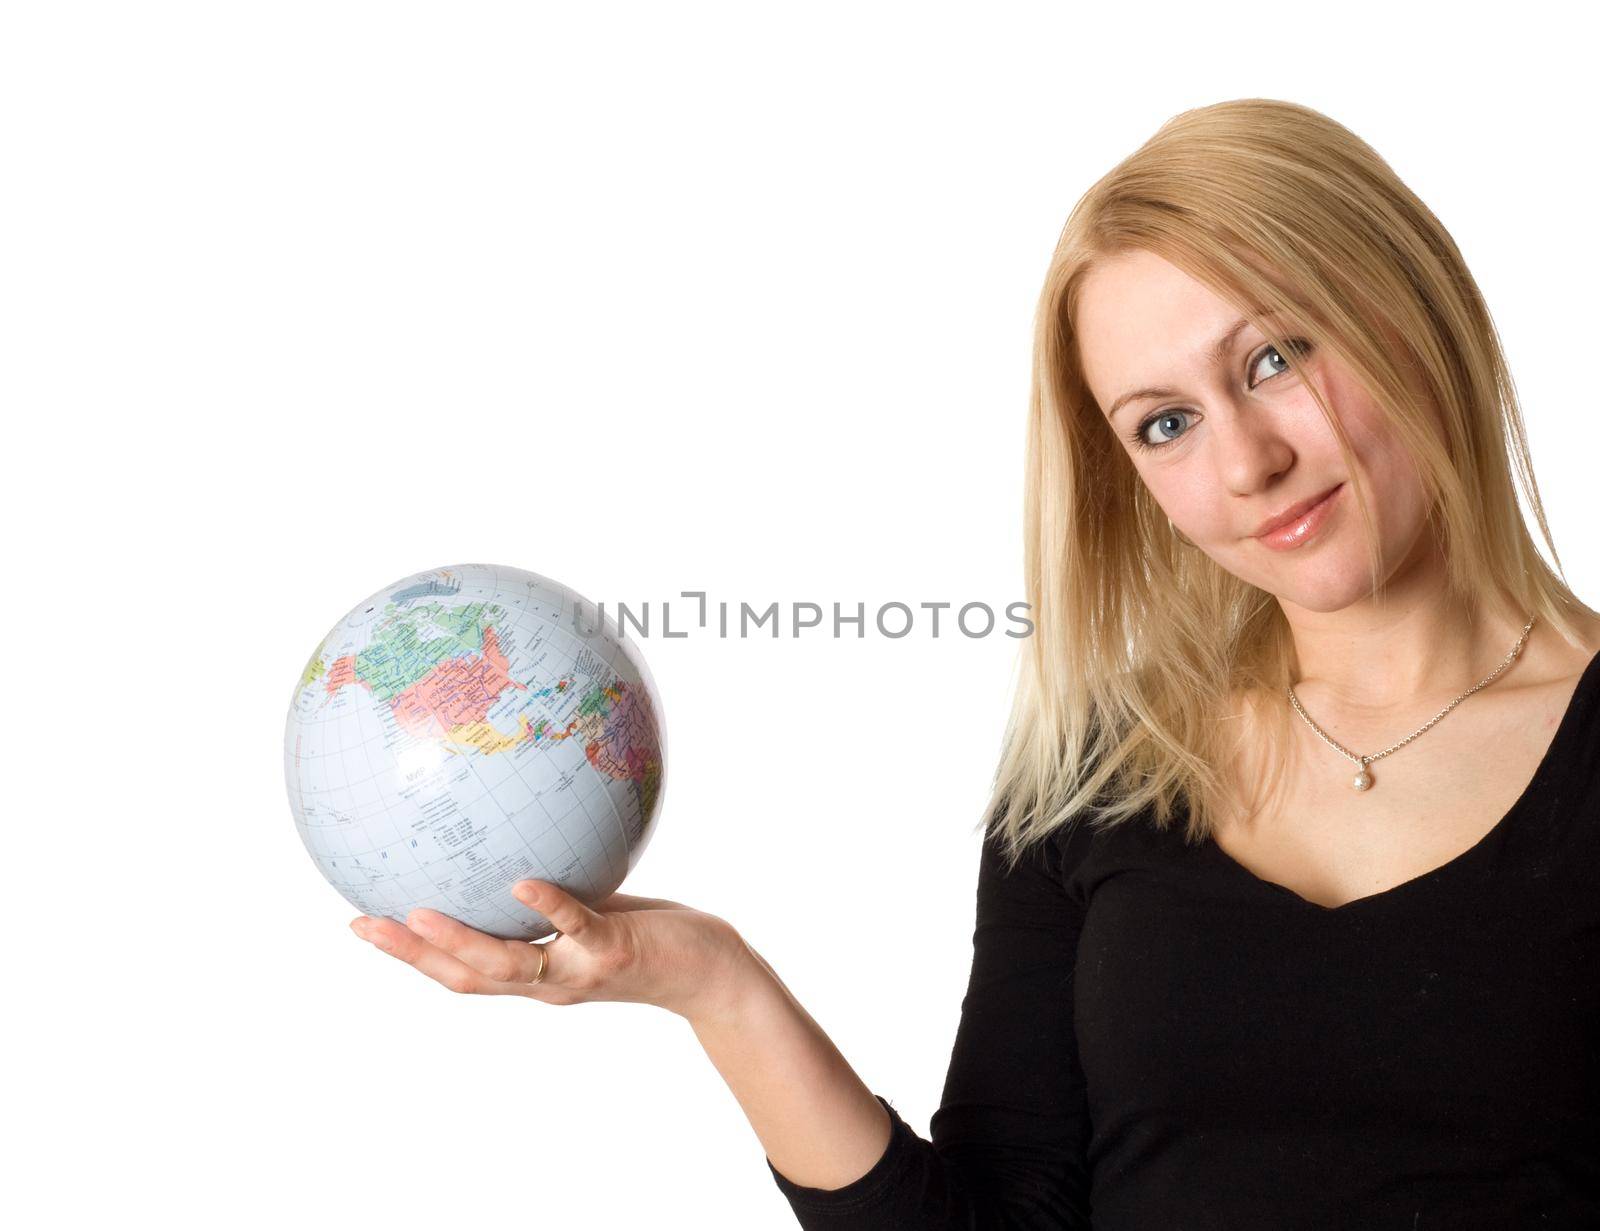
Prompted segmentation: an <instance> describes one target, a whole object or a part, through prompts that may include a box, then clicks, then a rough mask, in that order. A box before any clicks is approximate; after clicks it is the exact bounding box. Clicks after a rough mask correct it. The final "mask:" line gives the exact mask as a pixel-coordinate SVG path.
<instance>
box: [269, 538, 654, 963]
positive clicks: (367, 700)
mask: <svg viewBox="0 0 1600 1231" xmlns="http://www.w3.org/2000/svg"><path fill="white" fill-rule="evenodd" d="M660 714H661V706H660V700H659V697H658V696H657V693H656V689H655V684H654V681H653V680H652V678H651V676H650V673H649V670H648V668H647V667H646V665H645V662H644V658H643V656H642V655H641V654H640V652H639V650H638V648H637V646H636V645H635V644H634V643H633V642H631V641H630V640H629V639H628V638H627V637H626V636H625V635H624V634H623V633H622V631H621V630H619V629H616V628H615V626H614V625H607V624H605V623H604V622H603V621H602V620H601V619H600V617H599V616H598V615H597V613H596V608H595V607H594V606H593V605H592V604H589V603H587V602H585V600H584V599H583V598H582V597H581V596H580V595H578V594H577V593H576V592H575V591H573V590H571V589H569V588H568V587H566V586H564V585H562V584H560V583H559V582H556V581H552V580H551V579H549V578H547V577H541V576H540V575H538V574H537V573H530V572H528V571H526V570H523V569H517V568H509V567H505V566H497V565H490V564H461V565H454V566H451V567H448V568H438V569H431V570H428V571H426V572H421V573H416V574H413V575H411V576H409V577H406V578H403V579H401V580H400V581H397V582H395V583H394V584H392V585H389V586H385V587H384V588H383V589H381V590H379V591H378V592H377V593H375V594H373V595H371V596H369V597H368V598H367V599H365V600H363V601H362V602H361V603H358V604H357V605H356V606H355V607H354V608H352V609H351V611H350V612H349V613H348V614H347V615H346V616H345V617H344V618H343V619H342V620H340V621H339V622H338V623H337V624H336V625H335V626H334V627H333V629H332V631H331V632H329V633H328V635H327V636H326V637H324V638H323V640H322V643H321V644H320V645H319V646H318V647H317V649H316V652H315V653H313V654H312V655H311V658H310V660H309V661H308V662H307V663H306V666H305V670H304V671H303V672H302V674H301V676H300V679H299V680H298V682H297V683H296V686H295V689H294V695H293V698H292V700H291V702H290V706H289V716H288V722H287V725H286V728H285V732H284V773H285V778H286V780H287V784H288V791H289V804H290V808H291V810H292V811H293V813H294V817H295V822H296V825H297V827H298V829H299V832H300V838H301V840H302V841H303V842H304V844H305V847H306V850H307V851H308V852H310V854H311V858H312V859H313V861H315V863H316V865H317V867H318V868H319V869H320V870H321V872H322V874H323V876H324V877H326V878H327V879H328V881H329V883H331V884H332V885H333V886H334V887H335V888H336V889H338V890H339V892H340V893H341V894H343V895H344V897H345V899H346V900H347V901H349V902H350V904H351V905H353V906H355V907H356V908H357V909H359V910H360V911H361V912H362V913H364V914H368V915H374V916H379V915H383V916H388V917H389V918H391V919H396V920H399V921H402V922H403V921H404V920H405V917H406V916H407V914H408V913H409V912H410V911H411V910H412V909H413V908H415V907H418V906H426V907H429V908H431V909H433V910H437V911H440V912H441V913H443V914H446V915H449V916H451V917H452V918H455V919H459V920H460V921H461V922H463V923H465V924H467V925H468V926H469V927H473V928H476V929H478V930H479V931H483V932H487V933H488V934H490V935H493V936H499V937H503V938H506V939H521V940H536V939H539V938H540V937H543V936H548V935H550V934H551V933H552V932H553V931H554V928H553V927H552V926H551V924H550V923H549V921H548V920H547V919H545V918H544V917H543V916H541V915H539V914H537V913H536V912H534V911H531V910H529V909H528V908H527V907H525V906H523V905H522V904H521V903H520V902H518V901H517V899H516V898H515V897H513V896H512V895H511V892H510V887H511V886H512V885H513V884H515V883H516V882H517V881H519V880H523V879H527V878H532V879H537V880H546V881H550V882H552V883H554V884H558V885H560V886H562V887H563V888H564V889H566V890H567V892H569V893H571V894H573V895H574V896H576V897H578V898H580V899H581V900H583V901H585V902H589V903H593V902H595V901H597V900H599V899H600V898H603V897H605V896H606V895H607V894H609V893H611V892H613V891H614V890H615V889H616V888H617V887H618V886H619V885H620V884H621V883H622V881H623V880H624V879H625V878H626V876H627V875H628V873H629V872H630V871H631V870H632V868H633V867H634V866H635V865H636V864H637V862H638V860H639V857H640V855H641V854H642V853H643V851H644V849H645V847H646V845H647V844H648V842H649V839H650V837H651V835H652V834H653V832H654V828H655V820H656V817H657V815H658V813H659V811H660V808H661V801H662V797H663V795H662V793H663V788H664V782H665V777H664V771H665V733H664V729H663V727H662V724H661V718H660Z"/></svg>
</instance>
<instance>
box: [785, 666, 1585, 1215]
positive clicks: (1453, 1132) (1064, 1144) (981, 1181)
mask: <svg viewBox="0 0 1600 1231" xmlns="http://www.w3.org/2000/svg"><path fill="white" fill-rule="evenodd" d="M1179 821H1180V824H1181V818H1179ZM877 1097H878V1099H879V1102H881V1103H882V1104H883V1106H884V1107H885V1108H886V1109H887V1110H888V1112H889V1115H890V1118H891V1121H892V1123H893V1135H892V1136H891V1138H890V1141H889V1144H888V1147H887V1148H886V1149H885V1151H884V1153H883V1155H882V1157H881V1158H880V1159H879V1160H878V1162H877V1163H876V1164H875V1165H874V1166H873V1167H872V1169H871V1170H870V1171H868V1172H867V1173H866V1174H865V1175H863V1176H862V1177H861V1178H859V1179H858V1180H856V1181H854V1182H853V1183H851V1184H849V1185H847V1186H846V1187H844V1188H839V1189H815V1188H805V1187H801V1186H799V1185H796V1184H794V1183H792V1182H791V1181H789V1180H788V1178H787V1177H785V1176H783V1175H782V1174H781V1173H780V1172H778V1171H777V1170H776V1168H773V1167H772V1165H771V1161H770V1160H768V1168H769V1170H770V1171H771V1172H772V1176H773V1179H774V1180H775V1181H776V1183H777V1185H778V1187H779V1189H780V1190H781V1191H782V1193H783V1194H784V1196H785V1197H786V1198H787V1199H788V1201H789V1204H790V1206H791V1208H792V1209H793V1211H794V1214H795V1217H796V1218H797V1220H798V1221H799V1224H800V1226H801V1227H802V1228H804V1231H955V1229H957V1228H960V1229H963V1231H987V1229H989V1228H1089V1227H1091V1226H1092V1228H1093V1229H1094V1231H1209V1229H1211V1228H1219V1229H1220V1228H1226V1229H1227V1231H1256V1229H1260V1231H1323V1229H1331V1228H1338V1229H1339V1231H1346V1229H1352V1231H1353V1229H1359V1231H1391V1229H1392V1231H1433V1229H1444V1231H1478V1229H1484V1231H1487V1229H1489V1228H1493V1229H1494V1231H1520V1229H1521V1228H1541V1229H1561V1231H1565V1229H1567V1228H1578V1227H1583V1228H1600V656H1596V658H1595V659H1594V660H1592V661H1591V662H1590V664H1589V667H1588V669H1587V670H1586V671H1585V672H1584V674H1583V677H1582V679H1581V680H1580V682H1579V684H1578V686H1577V690H1576V691H1575V692H1574V694H1573V697H1572V700H1571V702H1570V704H1569V706H1568V708H1567V710H1566V712H1565V714H1564V715H1563V717H1562V720H1561V722H1560V724H1559V725H1558V727H1557V729H1556V733H1555V735H1554V737H1553V739H1552V742H1551V744H1550V746H1549V749H1548V751H1547V752H1546V753H1545V755H1544V758H1543V760H1542V761H1541V762H1540V764H1539V767H1538V769H1537V771H1536V772H1535V774H1534V777H1533V779H1532V781H1531V782H1530V783H1529V785H1528V787H1527V789H1526V790H1525V791H1524V792H1523V794H1522V795H1521V796H1520V797H1519V798H1518V800H1517V801H1516V803H1515V804H1514V805H1513V806H1512V808H1511V809H1510V810H1509V811H1508V812H1507V813H1506V814H1505V815H1504V816H1503V817H1502V818H1501V820H1500V821H1499V822H1498V823H1497V824H1496V825H1495V827H1494V828H1493V829H1492V830H1491V831H1490V832H1489V833H1488V834H1487V835H1486V836H1485V837H1484V838H1483V839H1482V840H1480V841H1479V842H1478V843H1476V844H1475V845H1474V846H1473V847H1472V848H1471V849H1469V850H1467V851H1465V852H1464V853H1462V854H1461V855H1459V856H1457V857H1456V858H1454V859H1452V860H1450V861H1449V862H1448V863H1446V864H1444V865H1443V866H1441V867H1439V868H1436V869H1434V870H1433V871H1431V872H1428V873H1426V874H1424V875H1422V876H1419V877H1416V878H1415V879H1413V880H1409V881H1406V882H1405V883H1403V884H1401V885H1397V886H1395V887H1393V888H1391V889H1388V890H1385V891H1383V892H1381V893H1376V894H1372V895H1370V896H1368V897H1364V898H1359V899H1357V900H1355V901H1353V902H1348V903H1346V904H1344V905H1342V906H1339V907H1336V908H1328V907H1324V906H1320V905H1317V904H1315V903H1312V902H1310V901H1308V900H1306V899H1305V898H1302V897H1301V896H1300V895H1298V894H1296V893H1295V892H1294V891H1293V890H1290V889H1288V888H1287V887H1285V886H1282V885H1277V884H1274V883H1272V882H1270V881H1266V880H1264V879H1261V878H1259V877H1257V876H1256V875H1255V874H1253V873H1251V872H1249V871H1248V870H1246V869H1245V868H1244V867H1243V865H1241V864H1239V863H1237V862H1236V861H1234V860H1233V859H1232V858H1231V857H1230V856H1228V855H1227V854H1226V853H1225V852H1223V851H1222V850H1221V848H1220V847H1218V846H1217V845H1216V844H1215V843H1214V842H1210V841H1207V842H1205V843H1203V844H1201V845H1198V846H1190V845H1188V844H1186V843H1185V842H1184V840H1183V836H1182V833H1181V831H1180V827H1179V825H1174V826H1173V827H1172V828H1170V829H1168V830H1166V831H1160V830H1157V829H1156V828H1155V827H1154V826H1153V825H1149V824H1141V823H1139V822H1138V821H1137V820H1135V821H1132V822H1129V823H1127V824H1123V825H1118V826H1115V827H1113V828H1110V829H1107V830H1105V831H1095V830H1092V829H1090V828H1089V827H1088V826H1086V825H1079V824H1074V825H1073V826H1071V827H1069V828H1068V829H1066V830H1065V831H1059V832H1058V833H1056V834H1054V835H1052V836H1051V839H1050V840H1047V841H1045V842H1043V843H1040V844H1038V845H1036V846H1034V847H1032V848H1030V851H1029V857H1028V858H1026V859H1025V860H1024V862H1023V863H1021V864H1019V865H1018V866H1017V867H1016V868H1015V869H1014V870H1013V871H1011V872H1010V873H1009V874H1008V873H1007V872H1006V870H1005V865H1004V863H1003V861H1002V859H1001V856H1000V851H999V846H998V843H997V840H996V839H995V837H994V835H993V834H992V833H991V834H990V835H988V836H986V837H985V839H984V842H983V846H982V854H981V859H980V863H979V872H978V891H977V926H976V930H975V932H974V934H973V965H972V973H971V977H970V981H969V984H968V989H967V994H966V997H965V999H964V1000H963V1002H962V1007H961V1021H960V1025H959V1028H958V1030H957V1033H956V1040H955V1046H954V1049H953V1051H952V1055H951V1060H950V1067H949V1071H948V1074H947V1076H946V1079H945V1086H944V1094H943V1098H942V1100H941V1103H940V1106H939V1108H938V1110H937V1111H935V1112H934V1114H933V1117H932V1120H931V1122H930V1129H929V1131H930V1135H931V1138H932V1140H931V1141H929V1140H925V1139H924V1138H922V1137H920V1136H918V1135H917V1134H916V1133H915V1132H914V1131H913V1130H912V1129H911V1128H910V1127H908V1126H907V1125H906V1123H905V1122H904V1121H903V1120H902V1119H901V1118H900V1116H899V1114H898V1113H897V1112H896V1111H895V1109H894V1108H893V1106H892V1105H891V1104H890V1103H889V1102H888V1101H887V1100H886V1099H884V1098H883V1097H882V1095H878V1096H877Z"/></svg>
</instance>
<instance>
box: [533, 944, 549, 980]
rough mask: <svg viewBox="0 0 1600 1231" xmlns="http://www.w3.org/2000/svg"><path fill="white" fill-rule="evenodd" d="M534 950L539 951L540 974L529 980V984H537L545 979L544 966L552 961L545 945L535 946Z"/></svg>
mask: <svg viewBox="0 0 1600 1231" xmlns="http://www.w3.org/2000/svg"><path fill="white" fill-rule="evenodd" d="M534 948H535V949H537V950H538V951H539V973H538V974H536V975H534V976H533V978H531V979H529V980H528V982H529V983H537V982H538V981H539V980H540V979H542V978H544V966H545V963H546V962H548V961H549V960H550V955H549V954H548V953H546V952H545V951H544V949H545V947H544V946H543V945H534Z"/></svg>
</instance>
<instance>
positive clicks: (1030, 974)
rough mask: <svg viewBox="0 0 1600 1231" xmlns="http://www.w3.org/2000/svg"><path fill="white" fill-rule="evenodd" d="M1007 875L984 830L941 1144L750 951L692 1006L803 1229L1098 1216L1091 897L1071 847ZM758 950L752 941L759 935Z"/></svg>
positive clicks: (928, 1229)
mask: <svg viewBox="0 0 1600 1231" xmlns="http://www.w3.org/2000/svg"><path fill="white" fill-rule="evenodd" d="M1089 836H1090V835H1089V833H1088V832H1087V831H1077V832H1074V833H1073V834H1072V835H1070V836H1069V837H1067V838H1065V839H1064V840H1063V841H1062V842H1061V843H1059V844H1058V843H1057V842H1056V841H1055V840H1047V841H1045V842H1043V843H1041V844H1039V845H1038V846H1036V847H1034V848H1033V849H1032V850H1031V851H1030V852H1029V853H1028V854H1027V855H1025V857H1024V858H1023V860H1022V861H1021V862H1020V863H1019V864H1018V865H1017V866H1016V868H1014V869H1012V870H1010V871H1009V872H1008V871H1007V870H1006V869H1005V867H1004V864H1003V861H1002V859H1001V857H1000V853H999V848H998V845H997V844H996V842H995V840H994V839H993V838H992V837H986V838H985V841H984V844H983V851H982V858H981V862H980V866H979V873H978V893H977V927H976V930H975V931H974V933H973V965H972V973H971V976H970V978H969V981H968V988H967V994H966V997H965V998H964V1000H963V1001H962V1008H961V1023H960V1026H959V1028H958V1030H957V1034H956V1042H955V1047H954V1049H953V1051H952V1055H951V1061H950V1067H949V1071H948V1073H947V1075H946V1078H945V1085H944V1094H943V1097H942V1100H941V1103H940V1107H939V1109H938V1110H937V1111H936V1112H935V1113H934V1116H933V1120H932V1124H931V1128H930V1132H931V1137H932V1140H931V1141H930V1140H928V1139H925V1138H922V1137H920V1136H918V1135H917V1134H916V1133H915V1132H914V1131H913V1130H912V1129H911V1128H909V1127H908V1126H907V1125H906V1124H905V1122H904V1121H903V1120H902V1119H901V1118H900V1117H899V1115H898V1114H897V1113H896V1112H895V1111H894V1109H893V1108H892V1107H891V1106H890V1105H889V1104H888V1103H887V1102H886V1101H884V1100H882V1099H881V1098H879V1097H877V1096H876V1095H874V1094H873V1093H872V1091H871V1090H869V1089H868V1087H867V1086H866V1085H864V1084H863V1083H862V1081H861V1079H860V1078H859V1077H857V1076H856V1074H855V1072H854V1071H853V1070H852V1069H851V1068H850V1066H849V1064H848V1063H846V1061H845V1059H844V1057H843V1056H841V1055H840V1054H839V1052H838V1050H837V1049H836V1048H835V1047H834V1046H833V1044H832V1042H831V1041H830V1040H829V1039H828V1036H827V1035H826V1034H824V1033H823V1031H822V1029H821V1027H819V1026H818V1025H817V1023H816V1022H815V1021H814V1020H812V1018H811V1016H810V1014H808V1013H807V1012H806V1010H805V1009H804V1008H803V1007H802V1006H801V1005H800V1004H799V1002H798V1001H796V1000H795V998H794V997H793V996H792V995H791V994H790V993H789V990H788V988H787V987H785V986H784V984H783V982H782V980H781V979H779V978H778V976H777V974H776V973H775V972H773V970H772V969H771V967H770V966H768V965H767V963H766V962H765V961H763V960H761V958H760V955H759V954H756V953H755V952H754V950H751V951H750V953H751V958H752V961H751V962H750V963H749V964H748V974H747V976H746V980H747V981H746V982H744V983H743V984H742V985H737V984H731V985H730V989H732V988H734V987H738V988H739V991H738V993H737V994H732V995H730V996H729V997H728V998H727V999H725V1000H724V1001H722V1004H723V1005H724V1008H723V1009H721V1010H720V1011H719V1013H718V1015H717V1016H715V1017H710V1018H708V1017H705V1016H700V1017H691V1018H690V1019H689V1020H690V1022H691V1024H692V1025H693V1026H694V1029H695V1033H696V1035H697V1036H698V1037H699V1039H700V1042H701V1044H702V1045H703V1046H704V1047H705V1049H706V1054H707V1055H708V1056H709V1057H710V1058H711V1061H712V1063H713V1064H714V1065H715V1066H716V1068H717V1069H718V1071H719V1072H721V1074H722V1076H723V1079H724V1080H725V1081H726V1082H727V1083H728V1087H729V1089H731V1090H732V1091H733V1094H734V1096H735V1097H736V1098H737V1099H738V1100H739V1103H740V1105H741V1106H742V1107H743V1109H744V1112H745V1115H746V1116H747V1118H748V1119H749V1121H750V1124H751V1127H752V1128H754V1129H755V1132H756V1135H757V1136H758V1137H759V1138H760V1139H761V1142H762V1145H763V1146H764V1147H765V1148H766V1151H767V1162H768V1166H769V1168H770V1169H771V1171H772V1175H773V1179H774V1180H775V1181H776V1183H777V1185H778V1188H779V1190H780V1191H781V1192H782V1193H783V1195H784V1196H785V1198H787V1199H788V1201H789V1203H790V1206H791V1208H792V1209H793V1211H794V1214H795V1216H796V1218H797V1219H798V1220H799V1223H800V1225H801V1227H802V1228H804V1229H805V1231H887V1229H889V1228H894V1229H896V1231H972V1229H974V1228H998V1227H1038V1228H1045V1227H1049V1228H1053V1229H1056V1231H1061V1229H1063V1228H1065V1229H1067V1231H1071V1229H1073V1228H1080V1229H1081V1228H1087V1227H1088V1226H1089V1195H1088V1194H1089V1177H1088V1166H1087V1162H1086V1153H1087V1149H1088V1142H1089V1131H1090V1130H1089V1116H1088V1110H1087V1102H1086V1098H1085V1091H1084V1081H1083V1075H1082V1071H1081V1070H1080V1068H1079V1066H1078V1051H1077V1036H1076V1033H1075V1031H1074V1028H1073V1020H1072V1019H1073V985H1074V978H1073V976H1074V972H1075V965H1076V956H1077V943H1078V935H1079V932H1080V930H1081V926H1082V916H1083V908H1082V906H1081V905H1080V904H1079V903H1078V902H1076V901H1075V900H1074V899H1073V897H1072V896H1071V895H1069V894H1068V892H1067V890H1066V887H1065V881H1064V874H1063V847H1065V848H1066V849H1069V850H1072V851H1074V852H1076V853H1075V854H1073V855H1072V858H1074V859H1077V858H1080V857H1081V855H1082V853H1083V852H1084V851H1085V850H1086V849H1087V845H1088V838H1089ZM747 947H748V946H747Z"/></svg>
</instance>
